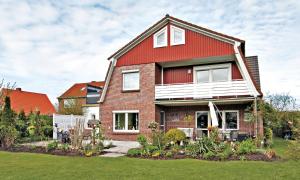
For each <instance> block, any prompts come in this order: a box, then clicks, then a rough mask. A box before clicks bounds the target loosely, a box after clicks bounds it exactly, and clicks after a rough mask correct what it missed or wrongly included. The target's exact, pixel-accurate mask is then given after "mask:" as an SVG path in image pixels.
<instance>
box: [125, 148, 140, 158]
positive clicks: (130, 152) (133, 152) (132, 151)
mask: <svg viewBox="0 0 300 180" xmlns="http://www.w3.org/2000/svg"><path fill="white" fill-rule="evenodd" d="M127 155H128V156H132V157H136V156H140V155H141V149H137V148H133V149H129V150H128V152H127Z"/></svg>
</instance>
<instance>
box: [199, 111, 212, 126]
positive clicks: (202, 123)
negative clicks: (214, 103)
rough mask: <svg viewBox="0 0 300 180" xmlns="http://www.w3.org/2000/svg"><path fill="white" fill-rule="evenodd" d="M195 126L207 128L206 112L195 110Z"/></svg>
mask: <svg viewBox="0 0 300 180" xmlns="http://www.w3.org/2000/svg"><path fill="white" fill-rule="evenodd" d="M196 123H197V128H199V129H207V127H208V124H209V122H208V112H197V121H196Z"/></svg>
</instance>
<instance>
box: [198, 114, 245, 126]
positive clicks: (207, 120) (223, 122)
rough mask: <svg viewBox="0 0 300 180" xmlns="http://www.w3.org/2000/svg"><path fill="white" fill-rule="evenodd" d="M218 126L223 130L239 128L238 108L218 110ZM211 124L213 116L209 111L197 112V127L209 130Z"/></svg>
mask: <svg viewBox="0 0 300 180" xmlns="http://www.w3.org/2000/svg"><path fill="white" fill-rule="evenodd" d="M217 118H218V128H219V129H223V130H238V129H239V112H238V111H236V110H229V111H227V110H226V111H219V112H217ZM210 125H211V117H210V115H209V112H208V111H198V112H196V127H197V128H198V129H202V130H207V127H208V126H210Z"/></svg>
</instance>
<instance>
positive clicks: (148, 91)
mask: <svg viewBox="0 0 300 180" xmlns="http://www.w3.org/2000/svg"><path fill="white" fill-rule="evenodd" d="M130 69H139V71H140V91H138V92H122V70H130ZM154 86H155V63H151V64H141V65H132V66H123V67H115V69H114V71H113V74H112V77H111V80H110V83H109V86H108V89H107V94H106V96H105V100H104V102H103V103H100V118H101V121H102V125H103V126H104V129H105V135H106V137H108V138H111V139H114V140H136V138H137V135H138V134H133V133H116V132H113V113H112V111H114V110H139V111H140V113H139V130H140V133H142V134H146V135H147V134H149V133H150V130H149V129H148V128H147V127H148V124H149V122H151V121H154V120H155V116H156V108H155V105H154Z"/></svg>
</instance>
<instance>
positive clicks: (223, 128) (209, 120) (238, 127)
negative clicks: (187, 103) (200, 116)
mask: <svg viewBox="0 0 300 180" xmlns="http://www.w3.org/2000/svg"><path fill="white" fill-rule="evenodd" d="M220 112H222V128H219V130H223V131H234V130H239V129H240V112H239V110H223V111H220ZM226 112H236V113H237V129H226V128H225V127H226V125H225V123H226V119H225V118H226ZM197 113H208V126H211V117H210V112H209V111H196V112H195V128H196V129H199V130H208V129H207V128H197ZM217 113H218V112H217Z"/></svg>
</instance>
